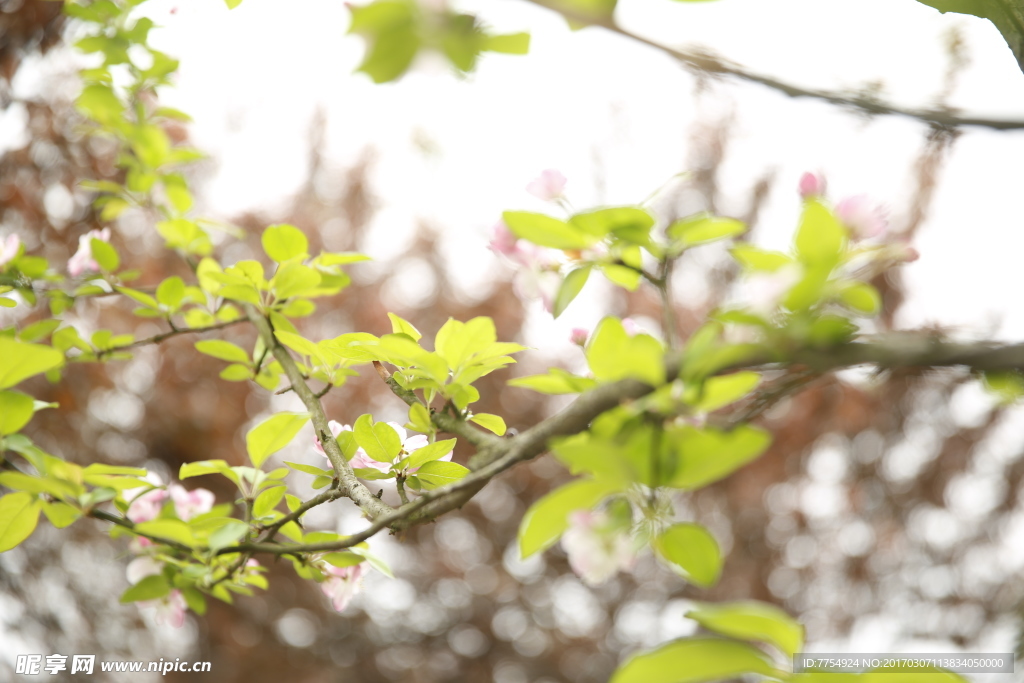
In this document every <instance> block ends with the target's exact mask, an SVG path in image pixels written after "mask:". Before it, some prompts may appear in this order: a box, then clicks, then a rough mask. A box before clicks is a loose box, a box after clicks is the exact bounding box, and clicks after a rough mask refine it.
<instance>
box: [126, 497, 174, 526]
mask: <svg viewBox="0 0 1024 683" xmlns="http://www.w3.org/2000/svg"><path fill="white" fill-rule="evenodd" d="M167 495H168V494H167V491H165V490H163V489H153V490H151V491H148V492H146V493H143V494H142V495H141V496H139V497H137V498H135V500H133V501H132V503H131V505H129V506H128V512H126V513H125V516H126V517H127V518H128V519H130V520H131V521H133V522H135V523H136V524H138V523H140V522H149V521H151V520H154V519H156V518H157V517H158V516H159V515H160V511H161V510H162V509H163V507H164V501H166V500H167Z"/></svg>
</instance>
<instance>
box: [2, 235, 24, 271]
mask: <svg viewBox="0 0 1024 683" xmlns="http://www.w3.org/2000/svg"><path fill="white" fill-rule="evenodd" d="M20 250H21V238H20V237H18V236H17V235H8V236H7V239H6V240H4V241H3V242H0V266H4V265H7V264H8V263H10V262H11V261H12V260H13V259H14V257H15V256H17V255H18V251H20Z"/></svg>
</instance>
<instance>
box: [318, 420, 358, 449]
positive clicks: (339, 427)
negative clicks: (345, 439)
mask: <svg viewBox="0 0 1024 683" xmlns="http://www.w3.org/2000/svg"><path fill="white" fill-rule="evenodd" d="M327 426H328V427H329V428H330V430H331V434H332V435H333V436H334V438H335V439H337V438H338V434H341V433H342V432H351V431H352V427H351V426H350V425H343V424H341V423H340V422H338V421H337V420H331V421H330V422H328V423H327ZM313 448H315V449H316V452H317V453H319V454H320V455H322V456H324V457H325V458H326V457H327V453H325V452H324V445H323V444H322V443H320V437H319V436H315V437H314V438H313Z"/></svg>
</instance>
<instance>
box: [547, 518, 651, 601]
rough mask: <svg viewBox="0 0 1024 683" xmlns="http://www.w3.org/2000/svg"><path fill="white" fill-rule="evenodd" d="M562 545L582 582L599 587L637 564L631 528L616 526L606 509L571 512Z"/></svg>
mask: <svg viewBox="0 0 1024 683" xmlns="http://www.w3.org/2000/svg"><path fill="white" fill-rule="evenodd" d="M562 548H563V549H564V550H565V552H566V554H567V555H568V556H569V565H570V566H571V567H572V570H573V571H574V572H576V574H577V575H578V576H579V577H580V578H581V579H583V582H584V583H586V584H588V585H591V586H596V585H597V584H599V583H603V582H605V581H607V580H608V579H610V578H611V577H612V576H613V575H614V574H615V573H616V572H619V571H629V570H630V569H632V568H633V565H634V564H635V563H636V544H635V542H634V540H633V538H632V537H631V536H630V534H629V529H628V528H624V527H621V526H616V525H614V524H612V523H611V519H610V517H609V516H608V514H607V513H606V512H594V511H591V510H577V511H576V512H574V513H572V514H571V515H569V528H568V529H567V530H566V532H565V533H564V534H562Z"/></svg>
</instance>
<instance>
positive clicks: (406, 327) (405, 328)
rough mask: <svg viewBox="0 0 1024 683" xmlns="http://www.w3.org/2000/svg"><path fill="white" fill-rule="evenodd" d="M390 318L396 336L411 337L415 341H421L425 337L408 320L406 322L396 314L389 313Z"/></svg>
mask: <svg viewBox="0 0 1024 683" xmlns="http://www.w3.org/2000/svg"><path fill="white" fill-rule="evenodd" d="M388 317H389V318H391V331H392V332H394V333H395V334H406V335H409V336H410V337H412V340H413V341H419V340H420V338H421V337H423V335H422V334H420V331H419V330H417V329H416V327H415V326H414V325H413V324H412V323H411V322H409V321H408V320H404V319H402V318H400V317H398V316H397V315H395V314H394V313H388Z"/></svg>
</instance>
